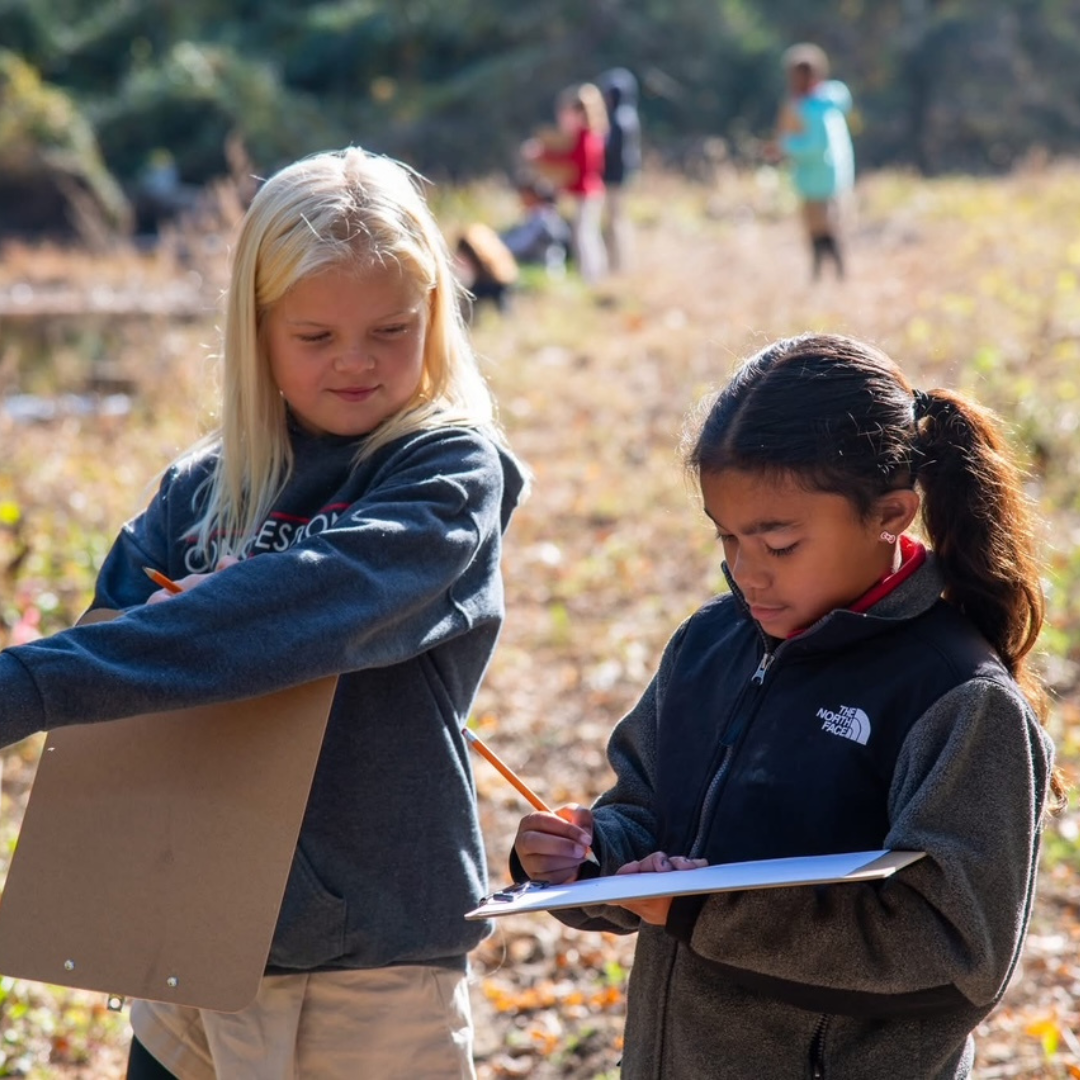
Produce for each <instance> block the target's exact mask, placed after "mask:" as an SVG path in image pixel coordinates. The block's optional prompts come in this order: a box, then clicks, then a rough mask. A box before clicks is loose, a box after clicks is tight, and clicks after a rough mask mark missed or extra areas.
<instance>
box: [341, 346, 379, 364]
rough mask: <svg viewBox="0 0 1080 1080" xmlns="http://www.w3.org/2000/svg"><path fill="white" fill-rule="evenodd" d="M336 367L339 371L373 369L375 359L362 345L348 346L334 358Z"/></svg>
mask: <svg viewBox="0 0 1080 1080" xmlns="http://www.w3.org/2000/svg"><path fill="white" fill-rule="evenodd" d="M334 366H335V367H336V368H338V369H339V370H344V369H347V368H372V367H374V366H375V357H374V356H372V355H371V353H370V352H368V350H367V349H365V348H364V346H363V345H362V344H356V345H346V346H345V347H344V348H343V349H342V350H341V352H339V353H338V354H337V356H336V357H335V358H334Z"/></svg>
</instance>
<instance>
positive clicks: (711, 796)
mask: <svg viewBox="0 0 1080 1080" xmlns="http://www.w3.org/2000/svg"><path fill="white" fill-rule="evenodd" d="M782 648H783V645H779V646H777V648H776V650H775V651H773V652H769V648H768V645H767V644H766V646H765V652H764V654H763V655H762V657H761V661H760V662H759V663H758V666H757V670H756V671H755V672H754V674H753V675H752V676H751V677H750V683H751V686H761V685H762V684H763V683H764V682H765V673H766V672H767V671H768V670H769V668H770V667H771V666H772V663H773V661H774V660H775V659H776V653H777V652H779V651H780V649H782ZM743 700H744V698H743V697H740V699H739V704H740V705H741V704H742V702H743ZM755 710H756V706H755ZM748 724H749V721H747V722H745V723H743V725H742V726H741V727H740V728H739V729H738V730H737V731H736V732H735V733H734V735H735V738H734V739H733V740H732V742H731V744H730V745H729V746H726V747H724V753H723V756H722V757H721V758H720V761H719V763H718V764H717V766H716V770H715V771H714V772H713V776H712V779H711V780H710V781H709V786H708V787H707V788H706V789H705V797H704V798H703V799H702V800H701V810H700V811H699V813H698V825H697V831H696V832H695V833H694V842H693V843H692V844H691V845H690V850H689V851H688V852H687V857H688V858H691V859H696V858H698V857H699V856H700V854H701V847H702V845H703V844H704V843H705V831H706V828H705V823H706V822H707V821H709V820H710V818H711V817H712V815H711V810H712V807H713V805H714V804H715V802H716V797H717V792H718V791H719V790H720V787H721V785H722V784H723V781H724V778H725V777H726V775H727V771H728V766H729V765H730V764H731V759H732V756H733V755H734V753H735V745H736V743H738V741H739V739H740V738H741V737H742V733H743V731H745V730H746V728H747V726H748Z"/></svg>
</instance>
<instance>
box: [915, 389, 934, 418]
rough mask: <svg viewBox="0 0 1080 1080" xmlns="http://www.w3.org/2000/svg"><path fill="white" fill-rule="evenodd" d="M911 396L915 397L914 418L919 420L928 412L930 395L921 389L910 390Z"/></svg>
mask: <svg viewBox="0 0 1080 1080" xmlns="http://www.w3.org/2000/svg"><path fill="white" fill-rule="evenodd" d="M911 396H912V397H913V398H914V399H915V419H916V420H921V419H922V418H923V417H924V416H928V415H929V413H930V400H931V399H930V395H929V394H925V393H923V391H922V390H912V392H911Z"/></svg>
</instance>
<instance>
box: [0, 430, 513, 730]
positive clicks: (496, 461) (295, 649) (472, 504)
mask: <svg viewBox="0 0 1080 1080" xmlns="http://www.w3.org/2000/svg"><path fill="white" fill-rule="evenodd" d="M502 494H503V472H502V464H501V461H500V457H499V452H498V450H497V448H496V447H495V446H494V444H493V443H491V442H490V441H489V440H487V439H486V438H485V437H483V436H482V435H480V434H478V433H476V432H472V431H468V430H464V429H442V430H441V431H437V432H430V433H427V435H426V437H421V438H418V439H415V440H410V441H409V442H407V443H406V444H404V445H403V446H402V447H401V448H400V449H398V450H396V451H395V453H394V454H393V455H392V456H391V458H390V459H389V460H388V461H387V462H386V463H385V464H384V465H383V466H382V467H381V469H380V470H379V473H378V475H377V477H376V479H375V481H374V482H373V484H372V485H371V486H370V487H369V488H368V490H367V491H366V492H365V493H364V494H363V496H362V497H361V498H360V499H359V501H357V502H356V503H354V504H353V505H352V506H350V507H349V508H348V509H347V510H346V511H345V512H344V513H343V514H342V515H341V516H340V517H339V518H338V520H337V522H336V524H335V525H334V526H333V527H332V528H329V529H327V530H326V531H323V532H321V533H319V534H317V535H314V536H310V537H309V538H307V539H306V540H304V541H303V542H301V543H298V544H296V545H295V546H293V547H291V548H288V549H287V550H285V551H281V552H277V551H275V552H265V553H262V554H260V555H259V556H258V557H255V558H251V559H248V560H245V561H244V562H241V563H240V564H238V565H236V566H233V567H229V568H228V569H226V570H223V571H221V572H220V573H217V574H214V575H212V576H211V577H210V578H208V579H207V580H206V581H205V582H203V583H202V584H200V585H199V586H198V587H196V588H193V589H191V590H190V591H188V592H185V593H182V594H180V595H177V596H174V597H172V598H171V599H169V600H168V601H166V602H165V603H162V604H155V605H151V606H138V607H133V608H131V609H130V610H128V611H126V612H125V613H124V614H123V615H122V616H121V617H120V618H118V619H116V620H114V621H112V622H109V623H105V624H100V625H94V626H86V627H77V628H73V629H70V630H66V631H63V632H62V633H59V634H56V635H54V636H52V637H49V638H45V639H43V640H41V641H37V642H34V643H32V644H29V645H23V646H19V647H17V648H11V649H7V650H5V651H4V652H3V653H0V702H3V705H2V706H0V743H3V744H8V743H11V742H14V741H16V740H17V739H20V738H22V737H24V736H25V735H28V734H30V733H32V732H34V731H39V730H42V729H47V728H51V727H57V726H61V725H63V724H68V723H83V722H89V721H95V720H106V719H119V718H120V717H123V716H130V715H135V714H138V713H144V712H155V711H161V710H167V709H168V710H171V709H177V708H185V707H190V706H194V705H200V704H208V703H211V702H214V701H228V700H236V699H239V698H243V697H252V696H257V695H260V694H264V693H269V692H271V691H274V690H278V689H282V688H284V687H287V686H292V685H296V684H298V683H301V682H306V681H309V680H312V679H316V678H319V677H322V676H324V675H332V674H341V673H343V672H348V671H354V670H358V669H362V668H367V667H382V666H389V665H391V664H395V663H398V662H401V661H403V660H406V659H409V658H411V657H413V656H416V655H418V654H419V653H421V652H424V651H427V650H428V649H431V648H432V647H433V646H435V645H437V644H439V643H441V642H443V641H447V640H449V639H451V638H454V637H456V636H458V635H461V634H464V633H466V632H467V631H469V630H471V629H472V628H474V627H475V626H478V625H480V624H483V623H496V624H497V622H498V620H499V619H501V616H502V591H501V582H500V578H499V574H498V559H499V551H500V545H499V539H498V538H499V535H500V533H501V525H502V522H501V512H500V511H501V500H502ZM166 498H167V495H163V494H159V496H158V498H157V500H155V504H154V505H152V506H151V508H150V509H149V510H148V511H147V513H146V514H145V515H144V516H143V518H142V519H141V520H140V521H139V522H137V523H136V524H135V525H134V526H133V527H132V528H126V529H125V530H124V534H123V535H122V536H121V537H120V538H119V539H118V541H117V543H116V545H115V547H114V549H113V551H112V552H111V553H110V555H109V557H108V560H107V564H106V567H105V569H104V570H103V580H105V581H107V587H105V588H103V589H101V590H99V599H102V598H105V599H109V598H110V597H111V602H114V603H120V604H125V603H129V602H134V601H137V600H139V599H145V596H146V595H147V594H148V593H149V591H151V590H152V588H153V587H152V586H151V585H150V583H149V582H147V585H146V586H143V585H142V584H141V583H139V584H138V585H136V584H135V583H136V582H138V579H139V578H142V577H143V576H144V575H143V574H142V571H141V565H142V564H143V563H144V562H145V561H146V559H147V557H148V556H150V555H158V554H160V551H159V550H155V549H156V548H157V547H158V545H159V544H160V542H161V535H162V520H163V515H164V514H165V507H164V505H163V500H165V499H166ZM171 539H175V538H171ZM159 565H160V563H159ZM103 688H104V692H103Z"/></svg>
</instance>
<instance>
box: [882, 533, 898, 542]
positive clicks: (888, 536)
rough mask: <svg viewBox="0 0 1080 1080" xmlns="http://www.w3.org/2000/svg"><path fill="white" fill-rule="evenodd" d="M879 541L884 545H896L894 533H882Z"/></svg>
mask: <svg viewBox="0 0 1080 1080" xmlns="http://www.w3.org/2000/svg"><path fill="white" fill-rule="evenodd" d="M881 539H882V540H884V541H885V543H886V544H895V543H896V533H891V532H883V533H882V534H881Z"/></svg>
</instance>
